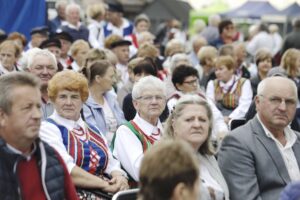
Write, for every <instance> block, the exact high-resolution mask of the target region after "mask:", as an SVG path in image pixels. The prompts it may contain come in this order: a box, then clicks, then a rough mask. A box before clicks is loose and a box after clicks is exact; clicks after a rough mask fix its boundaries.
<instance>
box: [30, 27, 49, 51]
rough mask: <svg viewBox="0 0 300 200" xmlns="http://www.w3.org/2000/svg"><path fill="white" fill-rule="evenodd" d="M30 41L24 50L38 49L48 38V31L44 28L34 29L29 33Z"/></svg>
mask: <svg viewBox="0 0 300 200" xmlns="http://www.w3.org/2000/svg"><path fill="white" fill-rule="evenodd" d="M30 36H31V41H30V42H29V43H28V45H27V46H26V49H25V50H29V49H32V48H34V47H39V46H40V45H41V43H42V42H43V41H45V40H47V39H48V38H49V29H48V27H46V26H40V27H35V28H33V29H32V30H31V31H30Z"/></svg>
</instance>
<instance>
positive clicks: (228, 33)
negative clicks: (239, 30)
mask: <svg viewBox="0 0 300 200" xmlns="http://www.w3.org/2000/svg"><path fill="white" fill-rule="evenodd" d="M234 31H235V30H234V26H233V24H229V25H227V26H226V27H225V28H224V29H223V32H222V35H224V36H225V37H228V38H230V37H231V38H232V37H233V35H234Z"/></svg>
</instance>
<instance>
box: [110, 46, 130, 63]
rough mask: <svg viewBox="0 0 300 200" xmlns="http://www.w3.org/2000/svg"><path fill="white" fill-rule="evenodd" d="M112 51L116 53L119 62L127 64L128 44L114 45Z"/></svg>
mask: <svg viewBox="0 0 300 200" xmlns="http://www.w3.org/2000/svg"><path fill="white" fill-rule="evenodd" d="M113 52H114V53H115V54H116V56H117V58H118V61H119V63H121V64H123V65H127V63H128V60H129V46H127V45H123V46H118V47H115V48H114V49H113Z"/></svg>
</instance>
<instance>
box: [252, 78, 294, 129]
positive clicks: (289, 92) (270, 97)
mask: <svg viewBox="0 0 300 200" xmlns="http://www.w3.org/2000/svg"><path fill="white" fill-rule="evenodd" d="M255 103H256V110H257V113H258V114H259V117H260V119H261V120H262V122H263V124H264V125H265V126H266V127H267V128H268V129H269V130H274V129H277V130H281V129H282V130H283V129H284V128H285V127H286V126H287V125H288V124H289V123H290V122H291V121H292V120H293V118H294V115H295V112H296V106H297V94H296V91H295V90H294V88H293V87H292V83H291V82H289V81H288V80H287V79H283V78H281V79H280V80H278V79H273V80H272V81H271V82H268V83H266V85H265V89H264V91H263V94H262V95H259V96H256V98H255Z"/></svg>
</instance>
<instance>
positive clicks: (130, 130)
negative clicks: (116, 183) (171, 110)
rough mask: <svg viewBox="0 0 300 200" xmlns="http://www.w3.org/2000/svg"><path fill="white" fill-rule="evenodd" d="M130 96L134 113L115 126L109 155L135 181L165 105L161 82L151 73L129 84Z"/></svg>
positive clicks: (156, 134) (156, 137) (157, 135)
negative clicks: (135, 112) (113, 157)
mask: <svg viewBox="0 0 300 200" xmlns="http://www.w3.org/2000/svg"><path fill="white" fill-rule="evenodd" d="M132 98H133V105H134V107H135V109H136V111H137V114H136V116H135V118H134V119H133V120H131V121H130V122H128V123H126V124H125V125H122V126H120V127H119V128H118V130H117V132H116V134H115V138H114V140H113V142H112V145H113V147H114V148H113V155H114V156H115V157H116V158H117V159H118V160H119V161H120V162H121V164H122V166H123V168H124V169H125V170H126V171H127V172H128V174H129V175H130V176H131V178H132V179H133V180H134V181H138V180H139V176H138V174H139V168H140V165H141V161H142V159H143V155H144V152H145V151H146V150H147V149H149V148H150V147H151V146H152V144H154V142H156V141H157V140H159V139H160V137H161V131H162V124H161V122H160V120H159V116H160V115H161V113H162V112H163V110H164V109H165V106H166V89H165V86H164V83H163V82H162V81H161V80H160V79H158V78H156V77H154V76H146V77H143V78H141V79H140V80H139V81H138V82H137V83H135V85H134V86H133V90H132Z"/></svg>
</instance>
